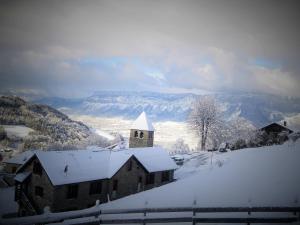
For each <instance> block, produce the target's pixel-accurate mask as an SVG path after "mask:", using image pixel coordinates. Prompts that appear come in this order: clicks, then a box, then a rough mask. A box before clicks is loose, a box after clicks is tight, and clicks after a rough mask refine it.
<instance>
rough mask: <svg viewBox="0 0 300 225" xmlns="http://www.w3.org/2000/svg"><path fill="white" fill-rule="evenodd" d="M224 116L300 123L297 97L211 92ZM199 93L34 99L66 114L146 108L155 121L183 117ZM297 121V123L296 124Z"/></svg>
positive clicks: (126, 113) (126, 114) (122, 113)
mask: <svg viewBox="0 0 300 225" xmlns="http://www.w3.org/2000/svg"><path fill="white" fill-rule="evenodd" d="M209 95H211V96H213V97H214V98H215V99H216V100H217V101H218V102H219V103H220V106H221V110H222V111H223V114H224V118H225V119H232V118H235V117H243V118H244V119H246V120H248V121H250V122H251V123H252V124H253V125H255V126H257V127H260V126H263V125H265V124H268V123H270V122H276V121H281V120H288V121H292V122H293V124H292V125H293V126H298V125H300V121H299V119H300V98H293V97H282V96H275V95H267V94H253V93H212V94H209ZM198 97H201V95H196V94H191V93H184V94H182V93H180V94H169V93H156V92H132V91H100V92H97V93H95V94H93V95H92V96H90V97H85V98H77V99H75V98H74V99H66V98H58V97H47V98H40V99H36V100H35V102H37V103H43V104H47V105H50V106H52V107H54V108H57V109H59V110H61V111H62V112H65V113H67V114H84V115H93V116H105V117H116V116H118V117H123V118H128V119H134V118H136V117H137V116H138V115H139V114H140V113H141V112H142V111H146V112H147V114H148V115H149V117H150V118H152V119H153V120H155V121H180V122H182V121H185V120H186V118H187V116H188V114H189V112H190V111H191V107H192V105H193V101H194V100H195V99H196V98H198ZM298 122H299V124H298Z"/></svg>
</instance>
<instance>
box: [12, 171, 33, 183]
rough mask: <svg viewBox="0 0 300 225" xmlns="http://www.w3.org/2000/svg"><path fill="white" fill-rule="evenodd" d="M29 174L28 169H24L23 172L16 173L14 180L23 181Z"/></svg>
mask: <svg viewBox="0 0 300 225" xmlns="http://www.w3.org/2000/svg"><path fill="white" fill-rule="evenodd" d="M30 174H31V172H30V171H25V172H22V173H18V174H17V175H16V176H15V180H16V181H19V182H23V181H24V180H26V178H27V177H29V176H30Z"/></svg>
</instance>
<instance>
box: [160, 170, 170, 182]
mask: <svg viewBox="0 0 300 225" xmlns="http://www.w3.org/2000/svg"><path fill="white" fill-rule="evenodd" d="M169 180H170V176H169V171H163V172H162V173H161V182H164V181H169Z"/></svg>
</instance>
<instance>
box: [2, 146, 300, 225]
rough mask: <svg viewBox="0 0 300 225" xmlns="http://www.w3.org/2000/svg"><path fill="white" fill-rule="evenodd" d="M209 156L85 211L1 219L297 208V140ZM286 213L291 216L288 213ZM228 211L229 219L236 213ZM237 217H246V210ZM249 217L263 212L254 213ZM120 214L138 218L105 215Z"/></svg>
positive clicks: (194, 159)
mask: <svg viewBox="0 0 300 225" xmlns="http://www.w3.org/2000/svg"><path fill="white" fill-rule="evenodd" d="M210 156H211V155H210V153H208V154H206V153H205V154H202V153H199V154H193V155H186V156H185V158H186V159H187V162H186V163H185V164H184V166H182V167H181V168H180V169H178V170H177V171H176V172H175V173H176V177H177V178H178V180H177V181H175V182H173V183H170V184H167V185H164V186H161V187H157V188H154V189H151V190H148V191H144V192H141V193H138V194H134V195H130V196H127V197H124V198H121V199H119V200H115V201H111V202H108V203H105V204H100V205H95V206H94V207H91V208H88V209H85V210H78V211H70V212H63V213H50V212H47V213H45V214H43V215H38V216H35V217H26V218H17V219H12V220H4V221H3V222H5V223H3V224H21V223H27V224H28V223H29V221H31V222H33V221H36V222H38V221H40V220H41V219H42V220H44V221H50V220H51V221H62V220H63V218H68V217H69V218H70V217H72V218H76V217H83V215H87V214H89V215H90V214H91V213H97V212H99V210H106V211H109V210H118V209H144V208H164V207H267V206H268V207H270V206H276V207H284V206H286V207H300V202H299V198H300V177H299V176H298V171H300V163H299V159H300V141H298V142H296V143H291V142H290V143H286V144H284V145H278V146H269V147H261V148H253V149H250V148H249V149H244V150H239V151H233V152H228V153H219V154H214V155H213V160H212V162H213V163H212V165H211V164H210V162H211V161H210ZM154 214H155V213H154ZM177 214H179V213H175V214H174V213H173V214H172V213H168V214H167V215H168V216H170V215H172V216H173V217H177V216H178V215H177ZM204 214H205V213H204ZM204 214H203V215H204ZM287 214H288V215H289V216H291V215H290V214H291V213H287ZM97 215H98V214H97ZM185 215H187V214H185ZM230 215H231V216H233V217H234V215H235V214H234V213H231V214H230ZM230 215H229V216H230ZM239 215H240V216H242V217H248V216H249V215H248V214H247V213H244V214H243V213H241V214H239ZM251 215H252V216H253V215H259V216H261V215H264V214H262V213H253V214H251ZM251 215H250V217H251ZM273 215H275V214H273ZM125 216H126V218H127V217H130V216H132V217H134V216H135V217H137V215H134V214H128V215H124V214H121V215H118V214H115V215H109V218H110V219H120V218H125ZM162 216H164V215H162ZM188 216H190V215H188ZM205 216H208V217H214V218H215V217H218V216H220V215H216V214H214V213H208V214H205ZM221 216H222V215H221ZM223 216H224V214H223ZM227 216H228V215H227ZM275 216H276V215H275ZM101 218H107V216H106V215H103V217H102V215H100V216H99V217H96V218H95V217H91V216H89V217H86V218H79V219H71V220H66V221H64V222H63V223H61V222H60V223H59V224H78V223H84V222H87V221H97V220H99V219H101ZM55 224H56V223H55ZM174 224H175V223H174Z"/></svg>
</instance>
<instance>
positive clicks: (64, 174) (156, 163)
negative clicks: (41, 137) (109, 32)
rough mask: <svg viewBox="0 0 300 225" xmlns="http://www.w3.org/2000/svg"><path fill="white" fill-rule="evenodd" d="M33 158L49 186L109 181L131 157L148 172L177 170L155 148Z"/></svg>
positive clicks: (41, 153)
mask: <svg viewBox="0 0 300 225" xmlns="http://www.w3.org/2000/svg"><path fill="white" fill-rule="evenodd" d="M35 155H36V156H37V158H38V159H39V161H40V162H41V164H42V166H43V168H44V169H45V171H46V173H47V175H48V177H49V179H50V180H51V182H52V184H53V185H63V184H70V183H78V182H85V181H91V180H100V179H106V178H111V177H112V176H113V175H114V174H115V173H116V172H117V171H118V170H119V169H120V168H121V167H122V166H123V165H124V164H125V163H126V162H127V160H128V159H129V158H130V157H132V156H135V157H136V158H137V160H138V161H139V162H140V163H141V164H142V165H143V166H144V168H145V169H146V170H147V171H148V172H156V171H164V170H173V169H176V168H177V166H176V164H175V163H174V161H173V160H172V159H171V158H170V157H169V155H168V153H167V152H166V151H165V150H163V149H161V148H158V147H156V148H135V149H126V150H120V151H109V150H104V149H103V150H102V149H101V150H72V151H47V152H45V151H37V152H36V153H35Z"/></svg>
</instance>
